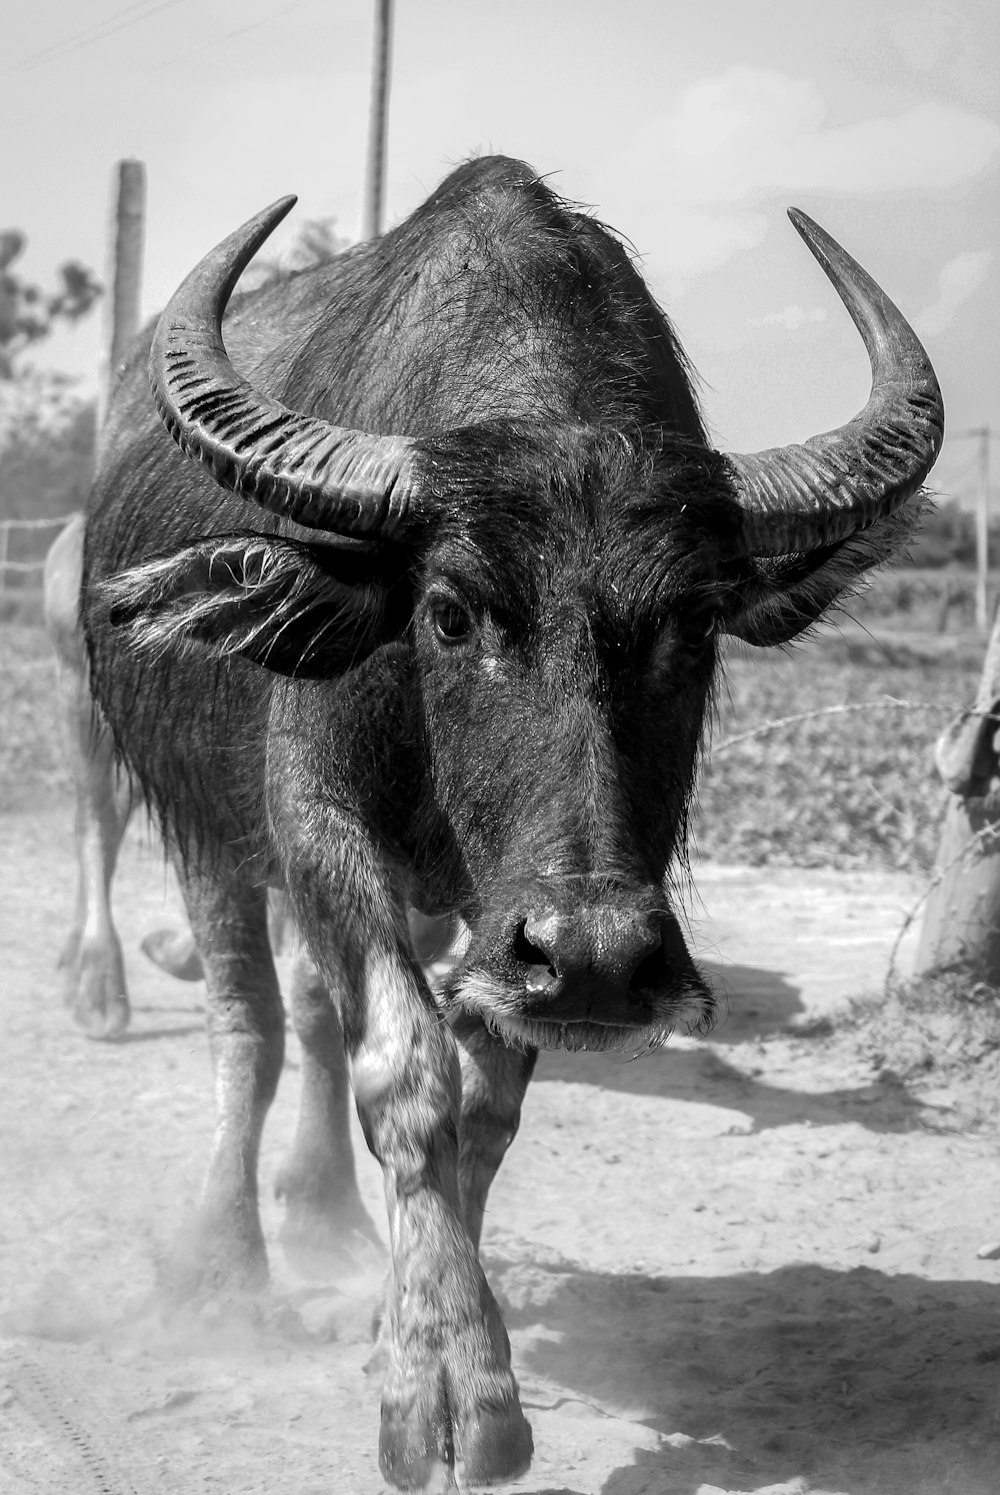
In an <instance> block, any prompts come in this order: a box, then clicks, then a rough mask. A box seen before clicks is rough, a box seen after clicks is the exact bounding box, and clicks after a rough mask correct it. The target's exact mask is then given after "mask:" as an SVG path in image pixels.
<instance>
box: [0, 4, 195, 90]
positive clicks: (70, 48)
mask: <svg viewBox="0 0 1000 1495" xmlns="http://www.w3.org/2000/svg"><path fill="white" fill-rule="evenodd" d="M186 3H187V0H153V3H151V0H133V3H132V4H131V5H124V6H122V7H121V9H119V10H115V11H112V13H111V15H109V16H106V17H105V18H104V20H103V21H95V23H94V24H93V25H92V26H86V27H84V29H83V30H82V31H76V32H74V33H73V34H72V35H71V36H66V37H63V39H62V41H59V42H54V43H53V44H52V46H50V47H43V48H42V50H41V51H40V52H33V53H31V55H30V56H29V57H23V58H22V59H21V61H20V62H19V63H17V64H15V66H14V67H13V68H12V69H11V71H12V72H29V71H31V70H32V69H33V68H38V67H44V66H45V64H46V63H47V62H58V61H60V60H61V59H62V58H63V57H70V56H72V54H73V53H74V52H79V51H81V50H82V49H83V48H84V47H91V46H93V45H94V44H95V43H96V42H100V41H104V39H105V37H108V36H114V35H115V33H116V32H119V31H127V30H128V29H129V27H131V26H138V24H139V23H140V21H148V20H149V19H150V18H151V17H152V16H155V15H156V14H157V13H158V12H159V11H161V10H169V9H171V7H172V6H175V5H184V4H186ZM136 12H138V14H136Z"/></svg>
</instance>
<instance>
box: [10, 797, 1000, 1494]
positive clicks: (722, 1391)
mask: <svg viewBox="0 0 1000 1495" xmlns="http://www.w3.org/2000/svg"><path fill="white" fill-rule="evenodd" d="M69 826H70V812H69V810H68V808H67V807H65V806H61V807H59V808H52V809H51V810H49V811H47V812H46V813H44V814H41V815H31V816H28V815H21V814H12V815H5V816H2V817H0V879H2V881H0V886H2V889H3V897H2V915H0V1001H2V1009H0V1014H2V1035H3V1036H2V1048H0V1055H2V1057H0V1076H2V1087H0V1157H2V1159H3V1166H4V1176H5V1187H4V1189H3V1192H2V1196H0V1491H2V1492H3V1495H7V1492H16V1495H21V1492H25V1495H36V1492H37V1495H92V1492H94V1495H126V1492H128V1495H168V1492H169V1495H197V1492H200V1491H220V1492H226V1495H251V1492H253V1495H256V1492H261V1495H263V1492H265V1491H266V1492H268V1495H272V1492H279V1491H280V1492H288V1495H320V1492H323V1495H333V1492H337V1495H340V1492H344V1495H353V1492H368V1491H372V1492H375V1491H378V1490H379V1489H381V1488H382V1484H381V1480H380V1476H379V1473H378V1467H377V1457H376V1449H377V1436H378V1403H379V1387H378V1385H377V1383H376V1382H375V1380H374V1379H373V1378H370V1377H368V1376H366V1374H365V1369H364V1366H365V1362H366V1360H367V1357H368V1354H369V1350H370V1340H369V1325H370V1320H371V1315H372V1311H373V1308H374V1307H375V1304H376V1302H377V1299H378V1295H379V1283H380V1277H381V1271H382V1267H381V1265H380V1263H379V1262H377V1261H374V1260H373V1261H372V1262H371V1264H370V1267H369V1268H368V1269H364V1270H359V1273H358V1275H357V1277H356V1278H354V1279H352V1280H351V1281H341V1282H332V1281H321V1280H320V1281H311V1282H304V1281H302V1280H300V1279H297V1278H295V1277H294V1276H293V1275H292V1273H291V1271H290V1270H289V1268H288V1266H287V1264H286V1263H285V1262H284V1260H283V1259H282V1256H281V1252H280V1248H278V1247H277V1246H276V1245H275V1246H273V1249H272V1268H273V1277H274V1296H275V1298H276V1300H277V1301H278V1303H280V1304H282V1305H284V1306H285V1308H286V1310H294V1312H286V1313H285V1314H284V1315H283V1316H282V1315H278V1316H272V1317H271V1318H269V1319H268V1321H267V1326H266V1327H260V1328H259V1329H257V1330H250V1329H247V1330H246V1332H245V1333H241V1334H240V1335H236V1334H235V1332H234V1331H232V1330H223V1329H222V1328H221V1327H220V1326H219V1325H218V1324H217V1323H214V1322H213V1321H211V1319H206V1318H205V1317H202V1318H194V1317H192V1319H191V1320H190V1321H189V1322H181V1323H178V1322H176V1321H174V1322H172V1323H164V1322H162V1321H161V1319H160V1317H159V1315H158V1314H157V1312H156V1310H155V1307H153V1306H151V1303H150V1294H151V1290H152V1288H153V1283H154V1272H155V1267H156V1262H157V1259H158V1257H160V1256H161V1255H162V1254H163V1253H164V1252H165V1251H167V1250H168V1249H169V1247H170V1243H171V1241H172V1239H173V1237H174V1236H175V1234H176V1232H177V1231H178V1230H179V1229H180V1228H181V1227H182V1226H183V1223H184V1220H185V1218H186V1217H187V1215H188V1212H189V1211H190V1209H191V1207H192V1204H193V1201H194V1198H195V1195H196V1192H197V1188H198V1183H199V1176H200V1172H201V1168H202V1165H203V1162H204V1158H205V1155H206V1148H207V1143H208V1138H209V1135H210V1130H211V1122H212V1099H211V1080H210V1075H209V1070H208V1063H207V1055H206V1048H205V1043H204V1039H203V1035H202V1021H203V1014H202V1011H201V988H200V987H199V986H184V985H181V984H179V983H175V982H172V981H171V980H170V979H169V978H167V977H166V976H164V975H162V974H161V973H160V972H159V971H157V970H155V969H154V968H153V967H152V966H150V965H149V964H147V963H146V962H145V961H144V959H143V957H142V956H141V954H140V953H139V950H138V944H139V940H140V938H141V936H142V935H143V934H145V933H147V932H148V931H149V930H150V929H152V928H154V927H156V926H157V925H160V924H162V923H163V922H164V912H165V910H166V914H167V916H168V917H169V916H172V915H173V914H174V913H176V910H177V906H178V905H177V898H176V893H175V892H174V890H173V888H172V887H171V885H170V883H169V880H168V879H167V877H166V875H165V873H164V871H163V868H162V864H161V862H160V860H159V858H158V856H157V855H156V854H155V853H154V852H153V851H151V850H150V849H149V848H148V847H147V846H146V845H145V844H144V842H143V840H142V838H141V836H140V835H139V834H138V833H135V834H132V835H130V838H129V841H128V844H127V848H126V852H125V856H124V860H123V865H122V869H121V874H120V878H119V884H118V895H117V909H118V915H119V925H120V929H121V932H122V936H123V939H124V942H125V947H126V952H127V955H128V958H129V961H130V975H131V982H132V995H133V1001H134V1007H135V1015H134V1020H133V1026H132V1029H131V1030H130V1032H129V1033H128V1035H127V1036H126V1038H125V1040H124V1041H123V1042H121V1043H119V1044H117V1045H113V1046H111V1045H100V1044H93V1043H89V1042H88V1041H87V1040H85V1039H84V1038H82V1037H80V1036H79V1035H78V1033H77V1032H75V1031H74V1029H73V1027H72V1025H71V1023H70V1020H69V1018H68V1016H67V1014H66V1013H65V1012H64V1011H63V1009H62V1007H61V1005H60V1002H59V997H58V981H57V976H56V972H55V969H54V966H55V960H56V956H57V953H58V949H59V946H60V943H61V940H62V938H63V935H64V934H65V931H66V928H67V923H68V916H69V911H70V907H71V895H72V880H73V870H72V853H71V838H70V831H69ZM695 872H696V883H697V886H698V889H699V892H700V895H701V907H700V908H697V909H696V910H695V917H694V918H693V921H692V923H693V929H694V943H695V946H696V948H697V949H698V951H699V952H700V954H701V956H702V958H703V962H704V964H705V965H706V966H707V967H708V969H709V970H710V971H711V972H712V973H713V974H714V975H715V976H716V977H717V978H718V979H719V980H720V981H721V982H724V984H725V988H726V990H727V992H728V1001H729V1007H730V1013H729V1017H728V1020H727V1021H726V1022H724V1023H723V1024H722V1025H721V1026H720V1027H719V1028H718V1029H717V1031H716V1032H715V1033H714V1034H713V1036H712V1039H711V1040H710V1041H705V1042H695V1041H692V1040H678V1041H675V1042H674V1043H673V1044H672V1045H671V1046H670V1047H668V1048H667V1049H666V1050H665V1051H664V1052H662V1053H660V1054H658V1055H656V1056H653V1057H650V1058H646V1059H644V1060H641V1061H639V1062H636V1063H625V1062H622V1061H620V1060H616V1059H612V1058H608V1057H605V1056H596V1055H582V1056H569V1055H567V1056H562V1055H551V1054H550V1055H545V1056H543V1059H542V1061H541V1063H540V1066H539V1071H538V1078H537V1079H536V1081H535V1083H534V1084H533V1086H532V1088H531V1090H530V1092H529V1096H528V1100H527V1104H526V1108H525V1118H524V1124H523V1127H522V1131H521V1133H520V1135H519V1137H518V1139H517V1141H516V1143H515V1145H514V1147H513V1149H512V1151H511V1153H510V1155H509V1156H508V1160H507V1162H506V1164H505V1166H504V1168H503V1170H502V1171H501V1174H500V1177H499V1179H498V1181H497V1184H496V1186H495V1188H494V1191H493V1194H492V1196H491V1210H490V1213H489V1216H488V1219H487V1226H486V1232H485V1236H484V1253H483V1254H484V1261H485V1265H486V1269H487V1272H488V1275H489V1276H490V1278H491V1281H492V1283H493V1286H494V1289H495V1290H496V1291H497V1294H498V1297H499V1299H500V1301H501V1304H502V1306H503V1307H504V1310H505V1315H506V1320H507V1324H508V1327H509V1329H510V1333H511V1340H512V1344H513V1354H514V1363H515V1370H516V1373H517V1375H518V1378H519V1381H520V1386H521V1392H522V1397H523V1401H524V1404H525V1407H526V1410H527V1415H528V1417H529V1420H530V1421H531V1423H532V1425H533V1428H534V1435H535V1446H536V1457H535V1462H534V1466H533V1468H532V1471H531V1473H530V1474H529V1475H528V1476H526V1477H525V1478H524V1479H523V1480H521V1481H520V1482H519V1484H518V1485H517V1487H516V1488H517V1489H518V1490H519V1491H522V1492H524V1495H598V1492H600V1495H720V1492H728V1495H732V1492H749V1491H752V1492H756V1495H764V1492H767V1495H803V1492H806V1491H810V1492H813V1495H820V1492H831V1495H832V1492H837V1495H987V1492H989V1495H996V1491H997V1490H998V1489H1000V1475H998V1468H1000V1290H998V1289H1000V1260H998V1259H990V1258H988V1257H986V1256H983V1255H979V1254H977V1253H979V1252H980V1251H981V1250H982V1248H984V1247H989V1246H990V1245H991V1244H993V1243H994V1242H996V1241H997V1240H1000V1188H998V1184H1000V1157H998V1154H997V1146H996V1132H995V1128H993V1127H992V1126H988V1125H987V1126H984V1125H982V1124H980V1125H979V1126H978V1127H977V1128H975V1129H969V1128H968V1127H967V1126H965V1125H964V1123H963V1120H962V1118H963V1116H964V1114H965V1112H964V1108H963V1078H962V1072H961V1070H960V1069H958V1070H956V1069H954V1068H952V1069H947V1068H945V1069H944V1070H942V1072H941V1073H940V1074H937V1075H931V1076H929V1077H928V1078H927V1079H926V1082H925V1083H924V1084H922V1085H918V1086H913V1085H911V1084H909V1083H905V1082H904V1080H903V1079H902V1078H901V1077H900V1076H899V1075H898V1074H897V1073H895V1072H894V1071H893V1070H892V1068H891V1067H887V1066H886V1065H885V1063H884V1062H883V1061H882V1058H881V1056H880V1055H878V1054H876V1053H874V1052H873V1050H872V1049H871V1046H870V1045H868V1046H866V1045H865V1044H864V1043H861V1042H854V1041H847V1040H845V1039H843V1038H842V1037H840V1038H838V1037H837V1036H836V1031H837V1030H836V1028H835V1031H834V1036H831V1032H830V1024H829V1022H826V1021H824V1019H826V1018H828V1017H829V1016H830V1015H831V1014H833V1015H836V1014H837V1012H838V1011H841V1010H842V1009H843V1008H844V1005H845V1004H846V1003H847V1002H848V1001H849V999H851V998H854V997H857V996H859V995H861V994H862V993H865V992H877V991H878V990H879V987H880V985H881V982H882V980H883V977H884V975H885V971H886V965H887V960H888V954H889V950H890V947H891V946H892V944H893V941H894V939H895V936H896V931H897V930H898V929H899V927H900V924H901V922H902V918H903V915H904V913H905V911H906V910H907V909H908V908H909V907H910V906H911V905H912V903H913V901H914V899H915V897H916V896H917V894H918V892H919V891H920V890H919V886H918V885H917V884H916V883H915V882H914V881H913V880H911V879H910V878H907V877H905V876H902V875H891V874H880V873H851V874H837V873H832V872H812V871H810V872H802V871H777V872H775V871H769V870H762V869H759V868H758V869H753V870H752V871H748V870H745V869H739V868H724V867H719V866H715V865H711V864H709V865H706V866H703V867H700V868H697V867H696V869H695ZM906 955H907V948H906V945H905V944H904V947H903V950H902V956H901V959H902V964H903V966H904V967H905V961H906ZM289 1049H290V1052H289V1059H288V1064H287V1068H288V1070H289V1074H288V1075H287V1076H286V1079H285V1083H284V1084H283V1085H282V1087H281V1092H280V1094H279V1098H278V1101H277V1103H276V1106H275V1108H274V1111H273V1113H272V1117H271V1120H270V1122H269V1126H268V1130H267V1134H266V1137H265V1150H264V1158H263V1168H262V1201H263V1209H264V1220H265V1230H266V1233H267V1235H268V1238H269V1241H274V1239H275V1236H276V1232H277V1228H278V1225H279V1215H278V1207H277V1205H276V1204H275V1203H274V1202H273V1200H272V1197H271V1180H272V1179H273V1176H274V1173H275V1170H276V1168H277V1166H278V1163H279V1161H280V1159H281V1157H282V1154H283V1151H284V1149H285V1147H286V1145H287V1144H288V1142H289V1140H290V1137H291V1132H292V1127H293V1122H294V1113H295V1105H296V1099H297V1096H296V1069H297V1061H296V1052H295V1046H294V1042H292V1043H291V1044H290V1046H289ZM357 1142H358V1152H359V1158H360V1159H361V1175H362V1188H363V1191H364V1193H365V1197H366V1201H367V1203H368V1205H369V1208H370V1210H371V1211H372V1213H373V1215H374V1216H375V1217H376V1218H379V1219H380V1218H382V1213H383V1212H382V1205H381V1190H380V1183H379V1179H378V1175H377V1170H376V1168H375V1167H374V1165H373V1164H372V1163H371V1160H370V1159H369V1158H368V1156H367V1154H366V1152H365V1150H364V1147H363V1144H362V1142H361V1139H360V1136H358V1138H357Z"/></svg>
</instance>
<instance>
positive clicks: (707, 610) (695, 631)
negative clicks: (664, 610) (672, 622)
mask: <svg viewBox="0 0 1000 1495" xmlns="http://www.w3.org/2000/svg"><path fill="white" fill-rule="evenodd" d="M718 626H719V615H718V613H717V612H716V610H715V608H714V607H696V608H691V610H690V611H689V612H686V613H684V614H683V616H682V617H681V618H680V620H679V624H678V633H679V635H680V640H681V643H682V644H683V645H684V647H685V649H692V650H697V649H704V648H705V647H706V645H707V644H709V643H710V642H711V640H712V637H713V636H714V634H715V630H716V629H717V628H718Z"/></svg>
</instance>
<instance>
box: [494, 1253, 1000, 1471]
mask: <svg viewBox="0 0 1000 1495" xmlns="http://www.w3.org/2000/svg"><path fill="white" fill-rule="evenodd" d="M509 1270H512V1271H513V1272H515V1273H518V1274H519V1275H520V1276H521V1277H522V1284H521V1289H520V1292H519V1294H518V1297H519V1300H520V1301H519V1302H518V1303H517V1305H516V1306H515V1307H514V1308H512V1309H509V1310H508V1313H507V1321H508V1325H509V1327H510V1328H511V1329H512V1331H514V1332H515V1333H516V1331H517V1330H518V1329H522V1328H524V1329H526V1330H535V1333H534V1335H533V1336H532V1338H531V1340H530V1342H529V1346H528V1348H527V1350H526V1351H525V1350H521V1352H520V1354H519V1359H520V1361H521V1363H522V1366H523V1372H524V1373H527V1374H528V1375H534V1376H539V1377H544V1378H545V1379H546V1380H548V1381H550V1382H554V1383H555V1384H556V1385H558V1386H560V1387H563V1388H566V1392H567V1394H568V1395H570V1396H574V1395H575V1396H579V1397H580V1399H581V1400H583V1401H585V1402H589V1403H590V1404H591V1405H592V1406H596V1407H597V1408H599V1409H602V1410H603V1414H604V1415H606V1416H614V1417H619V1418H621V1417H625V1418H628V1419H630V1420H631V1421H633V1422H636V1423H637V1424H641V1425H642V1427H643V1429H644V1430H648V1429H655V1430H656V1431H657V1432H658V1433H659V1434H660V1435H661V1438H662V1441H661V1443H660V1446H659V1447H658V1448H656V1449H653V1450H652V1451H650V1450H649V1448H648V1443H649V1438H648V1433H646V1432H644V1437H643V1439H642V1440H641V1441H643V1442H644V1443H645V1444H646V1448H645V1450H637V1454H636V1461H635V1463H634V1464H633V1465H630V1466H629V1467H625V1468H621V1469H617V1470H615V1472H614V1473H613V1474H612V1476H611V1477H610V1478H609V1479H608V1480H607V1481H606V1483H605V1484H604V1486H603V1488H602V1495H694V1492H695V1491H696V1490H697V1489H698V1488H699V1487H701V1488H705V1487H708V1488H714V1487H721V1488H722V1489H724V1490H757V1489H761V1488H763V1487H770V1486H771V1485H773V1484H782V1482H785V1481H791V1482H793V1483H792V1488H798V1486H796V1485H795V1484H794V1481H795V1480H796V1479H799V1480H802V1479H804V1480H805V1484H804V1485H803V1486H802V1488H809V1489H813V1488H815V1489H822V1490H850V1492H851V1495H943V1492H951V1495H987V1492H989V1495H993V1492H994V1491H995V1490H996V1487H997V1486H996V1444H995V1426H996V1425H995V1409H996V1405H997V1399H998V1396H1000V1303H998V1299H997V1294H996V1291H995V1288H994V1287H993V1286H992V1285H991V1284H989V1283H985V1282H967V1281H950V1282H942V1281H937V1282H928V1281H926V1280H924V1279H921V1278H917V1277H913V1276H907V1275H898V1276H891V1275H885V1274H883V1273H880V1272H877V1271H874V1270H872V1269H870V1268H858V1269H855V1270H853V1271H849V1272H840V1271H833V1270H830V1269H828V1268H823V1267H816V1266H787V1267H783V1268H781V1269H779V1270H778V1271H775V1272H771V1273H760V1274H758V1273H752V1272H747V1273H741V1274H737V1275H733V1276H721V1277H711V1278H706V1277H651V1276H643V1275H618V1274H608V1273H598V1272H585V1271H576V1270H573V1269H562V1268H545V1267H537V1266H534V1265H533V1266H532V1267H531V1268H529V1269H528V1273H527V1275H528V1278H529V1282H530V1286H529V1288H528V1291H527V1292H525V1290H524V1285H523V1276H524V1268H523V1267H522V1268H520V1269H518V1268H509ZM539 1328H541V1330H542V1332H541V1333H538V1332H537V1331H538V1329H539ZM638 1441H640V1440H639V1439H637V1442H638ZM783 1487H784V1486H783V1484H782V1488H783Z"/></svg>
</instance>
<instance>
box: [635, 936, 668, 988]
mask: <svg viewBox="0 0 1000 1495" xmlns="http://www.w3.org/2000/svg"><path fill="white" fill-rule="evenodd" d="M666 977H667V952H666V951H665V950H664V948H663V941H662V940H661V941H660V943H659V944H658V945H657V947H656V949H655V950H651V951H650V952H649V954H648V955H647V956H645V957H644V958H643V959H642V960H640V962H639V964H638V965H637V966H636V968H635V970H634V971H633V972H632V975H631V978H630V980H629V984H628V989H629V991H634V992H639V991H645V990H647V988H649V987H651V986H661V985H662V984H663V982H664V981H665V980H666Z"/></svg>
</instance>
